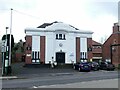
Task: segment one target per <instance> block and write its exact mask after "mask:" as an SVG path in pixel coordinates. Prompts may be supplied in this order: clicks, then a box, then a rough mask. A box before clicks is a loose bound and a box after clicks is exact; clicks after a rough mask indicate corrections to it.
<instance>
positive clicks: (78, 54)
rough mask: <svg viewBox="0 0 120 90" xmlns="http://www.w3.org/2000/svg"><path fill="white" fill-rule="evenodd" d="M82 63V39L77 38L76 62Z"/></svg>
mask: <svg viewBox="0 0 120 90" xmlns="http://www.w3.org/2000/svg"><path fill="white" fill-rule="evenodd" d="M79 61H80V37H76V62H79Z"/></svg>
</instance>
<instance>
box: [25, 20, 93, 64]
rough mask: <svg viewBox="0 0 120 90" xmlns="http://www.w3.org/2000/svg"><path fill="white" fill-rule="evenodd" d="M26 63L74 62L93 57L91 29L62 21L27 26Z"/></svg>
mask: <svg viewBox="0 0 120 90" xmlns="http://www.w3.org/2000/svg"><path fill="white" fill-rule="evenodd" d="M25 34H26V59H25V64H49V63H51V62H57V64H58V63H64V64H72V63H76V62H80V60H90V59H92V51H91V47H92V34H93V32H91V31H81V30H79V29H77V28H75V27H73V26H71V25H69V24H65V23H62V22H53V23H44V24H42V25H41V26H39V27H37V28H26V29H25Z"/></svg>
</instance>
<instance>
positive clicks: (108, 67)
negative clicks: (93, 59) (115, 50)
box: [100, 62, 115, 70]
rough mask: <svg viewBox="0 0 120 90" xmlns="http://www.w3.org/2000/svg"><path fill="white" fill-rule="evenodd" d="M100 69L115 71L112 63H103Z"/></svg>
mask: <svg viewBox="0 0 120 90" xmlns="http://www.w3.org/2000/svg"><path fill="white" fill-rule="evenodd" d="M100 69H101V70H114V69H115V66H114V65H113V64H112V63H110V62H101V63H100Z"/></svg>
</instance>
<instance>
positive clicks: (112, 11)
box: [0, 0, 119, 42]
mask: <svg viewBox="0 0 120 90" xmlns="http://www.w3.org/2000/svg"><path fill="white" fill-rule="evenodd" d="M118 1H119V0H0V39H1V38H2V36H3V34H5V33H6V31H5V27H10V12H11V10H10V8H13V11H12V12H13V14H12V16H13V22H12V34H13V35H14V39H15V42H18V41H19V40H20V39H22V40H23V41H25V40H24V37H25V33H24V29H25V28H26V27H37V26H39V25H41V24H43V23H45V22H46V23H47V22H54V21H61V22H64V23H67V24H70V25H72V26H74V27H76V28H79V29H80V30H90V31H93V32H94V34H93V40H96V41H98V42H99V41H100V39H101V37H107V36H109V35H110V34H111V33H112V27H113V23H116V22H118ZM9 31H10V30H9V29H8V33H9Z"/></svg>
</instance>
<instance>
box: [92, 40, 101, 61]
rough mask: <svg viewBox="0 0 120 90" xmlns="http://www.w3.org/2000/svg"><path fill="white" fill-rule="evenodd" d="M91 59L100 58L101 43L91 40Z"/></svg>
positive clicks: (99, 59)
mask: <svg viewBox="0 0 120 90" xmlns="http://www.w3.org/2000/svg"><path fill="white" fill-rule="evenodd" d="M92 53H93V61H96V62H100V61H101V60H102V44H101V43H98V42H96V41H94V40H92Z"/></svg>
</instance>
